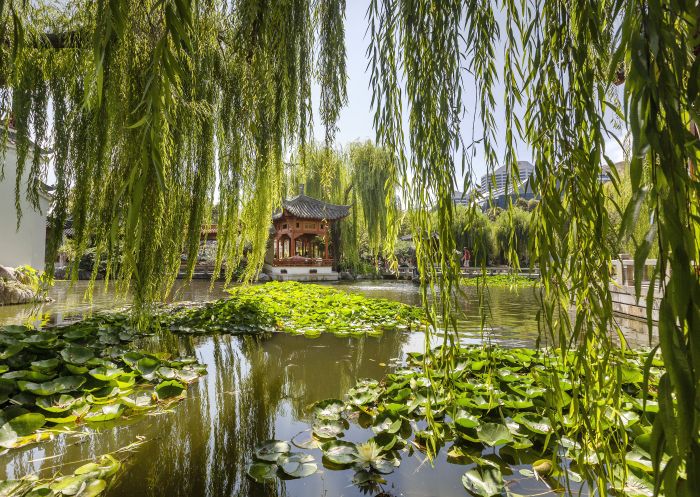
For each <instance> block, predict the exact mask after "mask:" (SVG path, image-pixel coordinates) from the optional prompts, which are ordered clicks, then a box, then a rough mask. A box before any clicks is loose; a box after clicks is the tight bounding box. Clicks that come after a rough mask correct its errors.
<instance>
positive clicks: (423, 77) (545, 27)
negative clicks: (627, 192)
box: [369, 0, 700, 496]
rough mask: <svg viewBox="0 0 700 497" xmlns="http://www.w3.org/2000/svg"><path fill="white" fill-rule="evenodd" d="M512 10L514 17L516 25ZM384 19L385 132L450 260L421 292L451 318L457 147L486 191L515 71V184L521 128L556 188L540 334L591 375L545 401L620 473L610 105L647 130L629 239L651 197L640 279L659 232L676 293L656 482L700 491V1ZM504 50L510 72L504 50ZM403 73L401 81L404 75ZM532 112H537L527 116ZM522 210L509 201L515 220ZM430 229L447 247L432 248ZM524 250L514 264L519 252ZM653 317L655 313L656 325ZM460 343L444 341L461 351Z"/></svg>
mask: <svg viewBox="0 0 700 497" xmlns="http://www.w3.org/2000/svg"><path fill="white" fill-rule="evenodd" d="M497 15H500V16H503V17H505V20H504V22H503V23H498V22H497V21H496V18H497ZM369 21H370V32H371V35H372V45H371V47H370V49H369V55H370V58H371V69H372V87H373V93H374V100H375V102H376V106H375V109H376V114H375V124H376V128H377V133H378V138H379V142H380V143H381V144H383V145H384V146H385V147H387V148H388V149H389V150H391V151H392V152H393V153H394V154H396V156H397V157H399V159H400V160H399V162H398V164H399V172H398V177H399V178H402V179H403V182H402V186H403V190H404V196H405V197H406V198H407V199H408V201H409V208H412V209H415V211H416V213H417V215H416V216H415V227H414V229H415V230H416V233H417V235H418V241H419V244H418V247H419V251H418V252H419V259H418V263H419V268H420V270H421V272H422V273H423V274H426V275H428V276H429V277H431V280H432V279H433V278H434V277H435V276H436V275H435V274H434V273H435V270H434V269H433V266H432V265H433V264H434V263H436V262H437V263H439V264H440V265H441V266H442V270H443V273H444V275H445V278H444V279H442V280H441V282H440V284H439V285H437V287H436V288H426V289H425V290H424V291H425V292H426V293H427V292H428V291H430V290H433V293H435V294H437V295H438V296H440V297H442V298H441V299H440V302H441V305H442V306H443V316H447V315H448V314H447V313H446V312H444V311H445V310H446V309H445V307H446V306H449V302H450V298H449V297H450V295H451V293H452V292H453V289H454V283H453V281H454V280H455V277H454V276H455V268H454V267H453V266H454V264H453V263H452V262H451V258H450V254H451V252H452V251H453V250H454V244H453V240H452V237H451V235H450V232H449V226H450V222H451V219H452V217H453V207H452V205H451V202H450V200H449V197H450V194H451V191H452V189H453V188H452V186H453V184H454V183H455V157H459V156H460V155H461V156H462V160H463V164H465V163H466V168H467V178H466V180H465V183H466V185H465V186H466V187H467V188H465V189H468V188H469V187H472V186H473V185H472V184H471V180H470V178H471V177H472V174H471V173H472V172H473V171H472V167H471V164H470V155H469V153H468V152H469V150H470V148H471V147H473V146H477V145H478V146H480V147H482V149H483V152H484V156H485V158H486V163H487V166H488V167H489V169H491V168H493V166H494V165H495V161H496V152H495V146H494V137H495V136H496V124H495V121H494V118H493V115H494V111H495V107H496V101H495V98H494V84H495V83H494V82H495V81H496V80H497V79H498V78H499V77H500V78H502V80H503V86H504V101H503V102H502V105H503V108H504V109H505V116H506V119H505V143H504V144H503V150H504V155H503V159H502V160H503V162H504V163H505V164H506V166H507V167H508V169H509V171H510V173H511V175H510V177H511V178H512V180H513V181H515V180H516V178H517V177H518V171H517V162H516V160H515V159H516V157H515V138H516V136H517V135H521V136H522V137H523V138H524V139H525V140H526V141H527V142H528V143H529V144H530V146H531V147H532V150H533V153H534V163H535V166H536V172H535V177H534V180H533V190H534V191H535V192H537V193H538V194H539V195H540V196H541V202H540V203H539V205H538V206H537V208H536V209H535V210H534V213H533V217H532V221H531V227H530V231H531V239H532V248H531V251H530V252H531V254H532V260H533V261H534V262H536V263H537V264H538V265H539V267H540V269H541V272H542V280H543V284H544V290H543V292H544V295H543V308H542V312H541V313H540V324H541V329H542V330H543V333H546V334H547V335H550V336H551V337H552V338H553V339H555V340H556V341H557V343H559V344H560V346H561V351H562V357H561V359H562V360H563V361H564V364H565V368H567V369H569V370H571V371H572V372H573V373H574V374H575V375H580V377H582V378H584V380H583V381H581V382H577V383H576V384H575V385H574V386H573V390H574V391H573V393H574V395H573V397H574V398H575V399H577V400H575V401H574V402H573V403H572V404H571V405H570V406H569V407H568V408H566V409H564V408H563V403H562V402H561V399H562V398H563V392H561V391H559V387H558V386H557V385H559V382H558V381H557V377H556V372H553V371H552V372H550V374H553V375H554V377H553V378H554V380H555V381H554V382H553V383H552V384H553V385H554V389H555V391H554V392H553V393H554V395H552V398H551V399H550V400H549V401H548V404H549V411H548V412H549V416H550V418H551V420H552V421H553V422H554V423H555V425H556V426H557V429H558V431H559V432H561V433H567V434H569V435H570V436H572V437H574V439H577V440H582V442H583V444H582V445H583V448H584V450H582V451H581V456H580V461H577V462H579V463H583V462H584V461H585V460H586V458H589V457H592V456H595V457H598V460H600V461H605V462H606V463H609V464H606V467H607V468H608V471H613V467H614V464H615V463H614V462H615V456H616V453H617V452H618V451H617V448H616V447H615V446H614V444H611V443H610V441H609V440H606V439H604V438H603V433H604V430H603V429H602V427H603V425H604V423H605V422H606V415H605V409H606V408H608V407H611V408H612V409H614V410H618V411H619V410H621V409H622V404H623V396H622V392H623V388H622V378H621V377H622V374H621V371H620V366H619V365H618V364H616V363H615V362H614V360H613V359H611V355H610V353H609V352H610V350H612V349H613V348H614V347H615V344H614V343H613V340H612V337H611V335H610V330H611V329H612V330H615V329H616V325H615V323H614V321H613V318H612V303H611V295H610V288H609V274H610V261H611V258H612V254H611V252H610V248H609V245H607V244H605V243H601V240H604V239H605V236H606V235H607V234H608V232H609V230H610V229H611V226H610V221H609V216H608V214H607V212H606V210H605V198H606V196H605V194H604V191H603V187H602V185H601V184H600V182H599V180H598V177H599V174H600V171H601V168H602V165H603V164H605V163H607V164H608V165H610V166H612V162H611V161H610V159H609V158H608V157H607V156H606V154H605V140H606V139H607V137H608V136H609V135H608V134H607V131H608V129H609V128H608V122H609V121H608V119H607V116H608V115H609V113H611V112H612V113H615V114H617V115H618V116H619V117H620V118H621V119H622V120H624V121H625V124H626V125H627V126H628V127H629V129H630V132H631V135H632V147H631V164H630V176H631V184H632V196H631V200H630V202H629V203H628V205H627V207H626V210H625V213H624V217H623V221H622V223H621V229H620V232H619V236H621V237H623V238H624V237H626V236H627V235H628V234H629V233H630V232H631V230H632V229H633V227H634V226H635V225H636V220H637V216H638V213H639V206H640V205H641V203H642V202H647V203H648V205H650V206H651V209H652V211H653V212H654V216H653V220H652V222H651V224H650V227H649V230H648V232H647V233H646V235H645V237H644V238H643V239H642V240H640V241H639V243H638V245H637V246H636V250H635V262H636V264H635V266H636V270H637V276H639V275H640V274H641V271H642V269H643V264H644V260H645V258H646V256H647V254H648V253H649V250H650V247H651V244H652V243H654V241H655V240H656V243H657V244H658V253H659V264H658V265H657V268H656V273H655V282H656V283H658V284H659V285H660V287H661V293H662V295H663V297H662V303H661V310H660V316H659V341H660V350H661V353H662V356H663V358H664V362H665V364H666V366H667V372H666V373H665V374H664V376H663V379H662V381H661V387H660V392H659V399H660V401H659V410H660V411H659V413H660V414H659V416H658V417H657V418H656V419H655V422H654V426H653V432H652V435H651V450H650V452H651V454H652V459H653V464H654V474H655V478H656V488H655V492H659V491H660V490H662V491H663V492H664V493H665V494H666V495H687V496H690V495H696V494H698V493H700V403H699V401H700V378H699V377H698V374H699V372H700V369H699V366H700V347H699V344H700V340H699V339H698V333H697V331H698V323H700V321H699V319H700V279H699V276H698V272H697V270H696V266H695V264H696V263H697V261H699V260H700V236H699V235H700V232H699V230H700V218H699V217H698V193H700V192H699V190H700V182H699V181H698V177H697V176H696V167H697V164H698V160H699V159H700V140H698V128H697V124H696V121H697V118H698V113H697V112H698V105H699V104H700V99H699V95H700V94H699V92H698V89H699V88H700V85H699V84H698V82H699V81H700V78H699V77H698V76H700V62H699V61H698V59H697V55H698V51H699V47H700V35H699V31H698V25H699V21H700V9H698V6H697V3H696V2H682V1H681V2H666V1H641V2H631V1H623V0H610V1H601V2H585V1H563V0H552V1H538V0H533V1H529V2H513V1H511V0H503V1H501V2H490V1H480V0H473V1H469V2H466V4H464V3H463V2H460V1H456V0H454V1H449V0H448V1H443V2H432V1H429V0H400V1H383V0H373V1H372V2H371V6H370V11H369ZM501 28H503V34H502V33H501ZM500 46H502V47H503V55H502V57H503V59H502V60H503V62H504V63H503V66H502V67H503V68H502V69H501V68H500V67H498V66H497V63H496V56H495V52H496V50H497V49H498V48H499V47H500ZM463 65H464V66H466V67H467V68H468V70H470V71H471V72H472V74H473V75H474V77H475V85H474V88H473V93H474V99H475V101H476V102H477V109H476V110H477V113H478V114H479V115H480V119H481V128H482V129H483V134H481V135H480V136H476V137H473V138H474V143H471V144H467V145H465V144H464V143H462V141H461V134H460V117H461V113H462V112H463V111H464V110H465V104H464V102H463V99H462V97H463V95H464V89H465V82H464V80H463V79H462V71H461V67H462V66H463ZM402 80H404V81H405V86H403V87H402V86H401V85H399V84H398V82H399V81H402ZM621 83H624V90H623V93H624V95H623V102H624V104H623V105H618V104H616V103H615V99H614V98H612V97H613V96H614V90H615V84H621ZM404 105H405V106H407V109H406V112H407V114H408V119H409V121H408V126H407V128H406V127H405V126H404V124H403V121H402V117H403V113H402V112H401V110H402V106H404ZM521 106H522V107H523V108H524V116H521V117H519V116H518V115H517V114H516V109H517V108H518V107H521ZM405 132H407V137H406V135H405V134H404V133H405ZM406 145H407V146H408V147H409V150H410V153H407V152H405V147H406ZM644 164H646V165H648V167H649V168H650V171H651V174H650V175H649V176H648V177H645V176H644V175H642V169H643V165H644ZM407 178H411V180H410V181H409V180H408V179H407ZM430 205H437V207H438V215H437V216H436V220H435V221H434V222H433V223H431V222H430V216H429V215H428V214H427V213H426V210H427V207H428V206H430ZM512 212H513V209H512V206H511V208H510V209H509V210H508V215H509V216H510V217H511V218H512ZM432 232H436V233H438V235H439V237H440V244H436V245H431V244H430V243H426V238H428V237H430V236H431V233H432ZM509 258H510V259H511V260H513V259H514V260H517V254H513V255H512V256H510V257H509ZM516 266H517V264H516ZM637 279H638V280H640V278H637ZM639 291H640V288H639V286H638V287H637V292H638V293H639ZM649 295H650V297H649V298H651V296H652V295H653V284H652V291H651V292H649ZM648 307H649V308H651V301H649V306H648ZM571 308H573V309H575V312H574V313H571V312H570V309H571ZM445 319H447V318H445ZM449 324H450V323H449V322H447V323H444V325H446V326H447V325H449ZM651 324H652V323H651V318H650V319H649V328H650V330H651ZM618 331H619V330H618ZM449 339H450V338H449V337H446V340H449ZM450 350H451V348H450V347H446V348H444V349H443V351H444V352H443V354H444V355H446V356H447V359H449V351H450ZM569 350H571V351H573V352H574V353H573V354H568V353H567V352H568V351H569ZM443 380H444V381H445V382H446V383H448V382H449V378H447V377H446V378H444V379H443ZM578 399H583V400H578ZM662 461H663V462H662ZM623 466H624V465H623ZM579 467H582V468H586V465H585V464H580V465H579ZM662 468H663V470H662ZM623 471H624V469H623ZM603 473H604V472H602V473H601V472H599V473H597V474H592V472H588V474H586V476H587V477H588V479H589V480H591V481H594V482H596V483H597V490H598V492H599V493H600V494H606V493H607V487H606V484H607V481H608V480H607V478H611V477H612V476H611V474H608V475H607V476H606V475H605V474H603Z"/></svg>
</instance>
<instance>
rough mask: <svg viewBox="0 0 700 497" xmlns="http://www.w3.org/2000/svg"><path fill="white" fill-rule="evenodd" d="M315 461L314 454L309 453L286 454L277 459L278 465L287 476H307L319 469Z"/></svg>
mask: <svg viewBox="0 0 700 497" xmlns="http://www.w3.org/2000/svg"><path fill="white" fill-rule="evenodd" d="M313 461H314V458H313V456H310V455H308V454H285V455H282V456H280V458H279V459H278V460H277V465H278V466H279V467H280V469H281V470H282V471H283V472H284V473H285V474H286V475H287V476H291V477H292V478H305V477H307V476H309V475H312V474H314V473H315V472H316V470H317V469H318V466H316V464H315V463H314V462H313Z"/></svg>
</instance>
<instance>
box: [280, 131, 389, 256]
mask: <svg viewBox="0 0 700 497" xmlns="http://www.w3.org/2000/svg"><path fill="white" fill-rule="evenodd" d="M299 155H300V156H303V157H304V161H303V162H301V161H300V162H299V166H298V167H290V168H288V169H287V174H286V179H285V182H286V184H287V186H286V188H285V190H286V192H287V195H290V196H292V195H296V194H297V193H298V188H299V185H304V192H305V193H306V194H307V195H309V196H311V197H315V198H318V199H321V200H324V201H327V202H330V203H335V204H342V205H351V206H352V209H351V211H350V215H349V216H348V217H347V218H345V219H343V220H342V221H340V223H337V224H336V225H335V228H334V229H335V232H334V233H333V236H334V238H335V242H336V244H337V245H339V247H338V248H339V249H340V254H339V255H340V256H341V257H342V259H343V261H342V262H343V266H344V267H347V268H349V269H358V268H359V266H360V262H361V261H360V256H361V252H362V249H363V247H365V246H366V248H365V250H366V251H367V253H368V254H369V255H370V256H371V257H376V256H377V255H379V254H380V253H382V252H383V251H384V249H385V247H387V246H389V245H390V244H389V243H388V242H387V237H388V236H389V233H393V232H392V231H391V230H390V229H389V224H388V222H387V220H388V219H389V211H395V210H398V208H399V206H398V202H397V200H396V199H395V198H394V199H392V201H391V203H389V204H387V203H386V199H387V196H388V195H390V194H393V193H394V187H393V185H392V183H391V182H390V181H389V178H390V176H389V175H390V174H391V171H392V170H393V166H392V160H391V155H389V154H388V152H387V151H386V150H384V149H382V148H380V147H377V146H376V145H374V144H373V143H372V142H371V141H366V142H353V143H351V144H350V145H349V146H348V147H347V150H345V151H340V150H336V149H333V148H329V147H327V146H318V145H317V144H308V145H307V146H306V147H305V148H304V150H303V151H299ZM392 244H393V242H392Z"/></svg>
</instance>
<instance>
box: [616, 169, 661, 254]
mask: <svg viewBox="0 0 700 497" xmlns="http://www.w3.org/2000/svg"><path fill="white" fill-rule="evenodd" d="M650 172H651V171H650V168H649V167H648V165H647V166H645V167H644V173H643V174H644V176H648V175H649V174H650ZM646 181H649V178H646ZM605 196H606V198H605V208H606V210H607V212H608V215H609V216H610V225H611V230H610V234H609V238H608V240H607V242H608V243H609V244H610V245H611V247H612V248H611V252H612V254H613V256H616V255H618V254H621V253H626V254H635V253H636V251H637V247H638V246H639V245H640V244H641V243H643V242H644V239H645V237H646V236H647V233H649V230H650V228H651V221H652V211H651V208H650V205H651V202H650V201H649V200H648V199H644V200H642V201H641V204H640V206H639V212H638V213H637V217H636V220H635V223H634V226H631V227H630V228H629V229H628V231H627V232H621V231H620V229H621V228H622V219H623V217H624V210H625V207H626V206H627V205H628V204H629V203H630V201H631V200H632V182H631V178H630V171H629V167H627V166H626V167H625V169H624V170H623V171H622V173H621V174H620V175H619V179H618V181H617V182H615V183H613V182H610V183H606V184H605ZM658 252H659V246H658V240H656V239H655V240H654V241H653V243H652V245H651V247H650V248H649V252H648V255H647V257H648V258H651V259H655V258H656V257H657V255H658Z"/></svg>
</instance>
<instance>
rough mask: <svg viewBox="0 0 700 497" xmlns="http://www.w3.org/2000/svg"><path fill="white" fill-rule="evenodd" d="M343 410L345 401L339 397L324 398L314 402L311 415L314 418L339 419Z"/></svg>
mask: <svg viewBox="0 0 700 497" xmlns="http://www.w3.org/2000/svg"><path fill="white" fill-rule="evenodd" d="M344 410H345V403H344V402H343V401H342V400H339V399H326V400H321V401H319V402H316V403H315V404H314V406H313V415H314V417H315V418H316V419H331V420H334V419H339V418H340V416H341V414H342V412H343V411H344Z"/></svg>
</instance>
